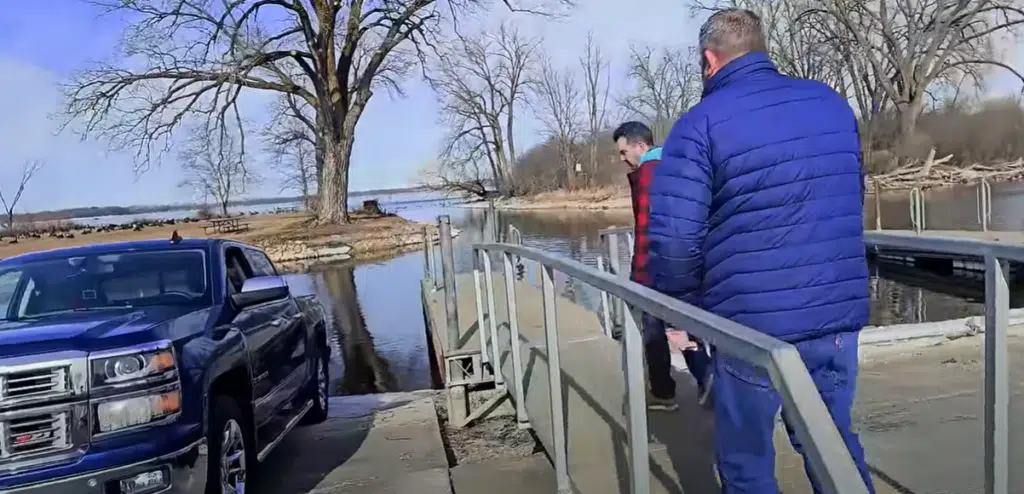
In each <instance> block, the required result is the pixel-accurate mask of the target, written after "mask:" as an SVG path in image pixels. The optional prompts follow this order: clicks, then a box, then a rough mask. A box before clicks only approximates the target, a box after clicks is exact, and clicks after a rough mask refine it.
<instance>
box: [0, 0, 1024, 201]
mask: <svg viewBox="0 0 1024 494" xmlns="http://www.w3.org/2000/svg"><path fill="white" fill-rule="evenodd" d="M495 3H496V4H500V2H495ZM684 4H685V2H683V1H682V0H644V1H643V6H644V8H643V9H627V8H625V7H624V5H625V4H624V3H623V2H622V1H621V0H579V1H578V2H577V7H576V9H575V10H574V11H573V12H572V14H571V15H570V16H568V17H567V18H564V19H561V20H548V19H543V18H537V17H531V16H525V15H514V16H511V15H509V14H507V13H505V12H504V11H496V12H497V13H495V14H492V16H491V18H490V19H486V20H481V21H480V22H485V23H487V24H492V23H495V22H498V21H499V20H501V19H503V18H504V19H506V20H507V21H509V22H512V23H514V24H515V25H516V26H517V27H519V28H520V29H521V30H523V31H524V32H526V33H529V34H533V35H536V36H540V37H542V38H543V48H544V52H545V53H546V54H548V55H549V56H550V57H552V58H553V59H554V60H555V62H562V63H564V64H565V65H566V66H568V65H570V64H576V63H577V62H576V60H577V58H578V57H579V55H580V52H581V51H582V49H583V45H584V42H585V39H586V36H587V33H588V31H592V32H593V33H594V35H595V39H596V41H597V42H598V44H599V45H600V47H601V49H602V51H603V52H604V53H605V54H606V55H607V56H609V58H610V59H611V62H612V70H613V71H614V72H615V73H616V75H615V76H613V86H614V85H615V84H621V82H618V83H617V82H615V81H622V79H623V77H622V73H623V71H624V69H625V67H624V66H625V63H626V60H627V57H628V53H629V48H630V46H631V45H644V44H649V45H652V46H664V45H672V46H691V45H692V44H694V43H695V42H696V37H697V28H698V26H699V20H694V19H692V18H691V17H690V15H689V12H688V10H687V9H686V7H685V6H684ZM499 8H500V7H499ZM100 14H101V13H100V12H99V11H98V10H96V8H95V7H93V6H92V5H89V4H88V3H86V2H84V1H81V0H47V1H41V2H27V1H21V2H10V3H9V4H8V5H5V6H4V8H3V9H0V191H3V192H4V193H5V197H7V196H8V195H10V194H11V193H13V190H9V189H13V188H16V187H17V185H18V182H19V178H20V176H21V167H22V164H23V163H24V162H25V161H26V160H30V159H39V160H42V161H44V162H45V166H44V167H43V168H42V169H41V170H40V171H39V172H38V173H37V174H36V176H35V177H34V179H33V180H32V182H30V183H29V184H28V187H27V188H26V191H25V193H24V195H23V197H22V199H21V201H20V202H19V203H18V207H17V208H16V211H18V212H27V211H38V210H44V209H46V210H48V209H62V208H70V207H82V206H129V205H139V204H166V203H180V202H189V201H192V200H196V199H199V198H197V197H194V196H193V195H192V194H191V193H190V192H188V191H184V190H182V189H181V188H180V187H179V186H178V184H179V183H180V182H181V180H182V173H181V170H180V167H179V165H178V163H177V162H176V161H175V156H174V155H173V153H171V154H170V155H167V156H165V157H164V159H163V160H162V161H161V162H160V163H159V165H158V166H154V167H152V168H151V169H149V170H148V171H146V172H144V173H142V174H141V175H136V174H135V173H134V171H133V163H132V153H130V152H108V147H107V144H106V143H105V142H103V141H95V140H87V141H82V140H80V139H79V137H78V136H76V135H74V134H71V133H67V132H65V133H60V134H58V133H57V130H58V123H57V121H55V120H54V119H52V118H51V116H52V115H53V114H54V113H55V112H56V111H57V110H58V109H59V105H60V97H59V93H58V84H59V83H61V82H62V81H66V80H67V79H68V78H69V77H70V76H71V75H72V74H73V73H74V72H75V71H76V70H80V69H83V68H87V67H89V66H91V65H93V64H95V63H97V62H99V61H103V60H111V58H112V57H113V56H114V55H115V53H116V49H117V43H118V42H119V39H120V36H121V33H122V30H123V27H124V24H123V21H122V20H121V19H119V18H117V17H113V16H101V15H100ZM1011 86H1012V81H1010V80H1008V79H1007V78H1005V77H1003V78H999V79H997V80H995V81H993V84H992V88H993V89H1003V90H1006V88H1009V87H1011ZM404 89H405V97H404V98H397V97H396V98H392V97H390V96H389V95H388V94H386V92H383V91H379V92H378V93H377V94H375V95H374V97H373V99H372V100H371V102H370V105H369V106H368V108H367V110H366V112H365V113H364V115H363V118H362V119H361V121H360V123H359V126H358V128H357V130H356V139H355V149H354V151H353V156H352V168H351V171H350V179H351V190H353V191H356V190H370V189H379V188H391V187H404V186H409V185H415V184H416V183H417V181H418V171H419V170H420V169H421V167H422V166H423V165H424V163H426V162H429V161H430V160H432V159H433V158H434V157H435V156H436V154H437V149H438V145H439V143H440V140H441V138H442V136H443V134H444V130H443V129H442V128H441V127H440V126H439V125H438V123H437V122H438V115H437V103H436V97H435V95H434V94H433V92H432V91H431V90H430V89H429V88H428V87H427V86H426V85H425V84H424V83H423V82H422V81H421V80H419V79H418V78H417V77H413V78H410V79H409V80H407V81H406V82H405V84H404ZM613 89H614V87H613ZM245 106H246V111H247V112H252V114H251V115H249V116H250V117H251V118H253V119H257V120H259V119H261V118H262V117H264V116H265V115H266V112H265V110H264V105H263V102H262V101H261V100H260V99H259V98H250V100H249V101H247V103H246V105H245ZM527 118H529V117H527ZM517 134H520V135H518V136H517V144H520V143H522V144H521V147H520V146H517V147H520V148H521V149H526V148H527V147H529V146H532V145H534V144H537V143H538V142H539V141H540V140H541V137H540V132H539V125H537V124H536V122H535V121H527V122H525V123H524V125H522V126H521V128H520V129H519V130H518V132H517ZM265 161H266V160H265V158H264V157H262V156H261V155H260V154H259V151H258V150H257V153H256V155H255V156H253V157H252V162H254V163H255V164H256V167H257V168H258V170H259V171H260V173H261V175H263V177H264V180H263V181H262V183H261V184H259V185H258V186H256V187H252V188H250V189H249V190H248V192H247V193H246V197H274V196H279V195H294V193H291V192H286V193H282V192H281V191H280V180H279V179H278V178H277V176H276V174H275V173H274V172H273V171H272V170H270V169H268V168H267V167H266V166H265V164H264V162H265Z"/></svg>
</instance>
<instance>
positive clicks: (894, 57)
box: [804, 0, 1024, 138]
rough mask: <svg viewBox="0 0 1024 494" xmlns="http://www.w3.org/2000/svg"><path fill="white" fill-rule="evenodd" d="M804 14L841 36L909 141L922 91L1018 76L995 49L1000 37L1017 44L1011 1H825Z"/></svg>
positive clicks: (1017, 15)
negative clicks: (987, 74) (994, 74)
mask: <svg viewBox="0 0 1024 494" xmlns="http://www.w3.org/2000/svg"><path fill="white" fill-rule="evenodd" d="M816 5H817V6H818V7H816V8H808V9H807V11H806V13H805V14H804V15H806V16H813V17H815V18H816V19H818V20H825V21H826V22H829V23H831V24H833V25H835V26H837V28H838V29H839V30H840V31H841V36H842V40H843V41H845V42H847V43H849V47H850V49H851V51H852V53H851V56H853V57H856V58H857V63H859V64H860V65H862V66H863V67H865V68H866V69H869V70H870V71H871V72H872V73H873V74H874V75H875V78H874V79H875V80H874V82H875V83H877V84H878V86H879V88H880V89H881V90H882V91H884V94H885V97H886V98H887V99H888V100H889V101H891V102H892V105H893V107H894V109H895V110H896V112H897V114H898V116H899V120H900V134H901V135H902V136H903V137H904V138H907V137H910V136H912V134H913V133H914V131H915V129H916V126H917V119H918V117H919V116H920V114H921V112H922V110H923V109H924V101H925V97H926V95H927V91H928V88H929V87H930V86H931V85H932V84H934V83H936V82H939V81H941V80H943V78H946V79H947V80H949V81H957V80H960V79H961V78H962V76H964V75H966V76H968V77H969V78H971V79H973V80H976V81H980V79H981V78H982V76H983V69H984V68H985V67H998V68H1002V69H1004V70H1006V71H1008V72H1010V73H1011V74H1013V75H1014V76H1016V77H1017V78H1018V79H1020V80H1021V81H1022V82H1024V75H1022V74H1021V73H1020V72H1018V71H1017V70H1016V69H1014V68H1013V67H1011V66H1010V65H1008V64H1007V63H1005V62H1003V61H1001V60H999V58H998V56H997V54H996V50H994V48H993V44H994V42H995V41H996V37H997V36H999V35H1002V34H1008V35H1011V36H1012V37H1013V38H1014V39H1015V34H1016V29H1017V27H1018V26H1020V25H1021V24H1022V23H1024V10H1022V9H1021V8H1020V7H1019V6H1018V5H1019V2H1016V1H1013V0H928V1H920V0H873V1H864V0H862V1H858V2H848V1H845V0H825V1H823V2H819V3H816Z"/></svg>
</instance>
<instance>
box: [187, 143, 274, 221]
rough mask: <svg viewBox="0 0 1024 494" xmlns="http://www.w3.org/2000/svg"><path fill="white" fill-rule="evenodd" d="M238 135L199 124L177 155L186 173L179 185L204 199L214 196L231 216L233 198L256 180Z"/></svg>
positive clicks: (226, 213)
mask: <svg viewBox="0 0 1024 494" xmlns="http://www.w3.org/2000/svg"><path fill="white" fill-rule="evenodd" d="M235 134H236V133H232V132H224V135H218V134H217V133H216V132H211V129H208V128H207V127H205V126H202V125H197V126H195V127H193V128H192V129H191V130H190V131H189V138H188V141H187V143H186V144H185V146H184V147H183V148H182V149H181V151H180V152H179V156H178V161H179V162H180V163H181V169H182V172H184V174H185V178H184V180H182V181H181V184H179V185H180V186H181V187H182V188H187V189H191V190H192V191H194V192H197V193H199V194H202V195H203V198H204V200H206V199H209V198H210V197H212V198H213V199H214V200H215V201H217V205H218V206H220V211H221V214H222V215H224V216H227V215H228V205H229V204H230V203H231V199H232V198H234V197H237V196H238V195H239V194H244V193H245V190H246V188H247V187H248V186H249V185H252V184H253V183H255V182H256V180H257V177H256V176H255V174H253V173H252V172H250V171H249V170H247V169H246V167H245V163H244V162H243V155H242V152H241V146H240V145H239V141H240V138H239V137H236V135H235Z"/></svg>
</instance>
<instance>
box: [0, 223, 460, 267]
mask: <svg viewBox="0 0 1024 494" xmlns="http://www.w3.org/2000/svg"><path fill="white" fill-rule="evenodd" d="M239 222H240V223H241V224H243V225H247V227H248V229H247V230H244V231H239V232H232V233H210V234H207V233H206V231H205V229H204V228H203V227H204V225H207V224H208V223H207V222H206V221H190V222H171V223H167V224H160V225H156V226H147V227H138V228H135V229H123V230H112V231H107V230H97V229H95V228H90V227H82V228H77V229H74V230H71V231H69V232H68V233H67V234H60V235H36V236H32V237H22V238H17V239H13V240H8V241H7V242H6V243H3V244H0V258H6V257H11V256H16V255H20V254H26V253H29V252H36V251H41V250H51V249H59V248H65V247H75V246H82V245H90V244H98V243H112V242H130V241H138V240H160V239H170V238H171V236H172V234H173V233H174V232H177V233H178V235H179V236H181V237H185V238H189V237H192V238H223V239H228V240H237V241H239V242H244V243H248V244H251V245H254V246H256V247H259V248H261V249H263V250H264V251H265V252H266V253H267V256H268V257H270V259H271V261H273V262H274V263H282V264H285V263H288V264H290V263H296V262H303V263H304V262H310V261H313V262H333V261H346V260H358V261H363V260H376V259H381V258H386V257H390V256H393V255H397V254H401V253H403V252H405V251H408V250H413V249H414V248H420V247H421V246H422V245H423V229H424V227H426V228H427V230H428V232H429V233H430V234H434V235H436V231H437V226H436V225H431V224H425V223H417V222H414V221H410V220H407V219H405V218H401V217H399V216H379V215H377V216H373V215H365V214H359V213H353V214H352V222H351V223H349V224H345V225H316V224H315V223H314V222H313V217H312V216H311V215H309V214H308V213H281V214H261V215H251V216H243V217H240V218H239ZM453 230H454V229H453ZM452 233H453V235H457V234H458V233H459V232H458V231H453V232H452Z"/></svg>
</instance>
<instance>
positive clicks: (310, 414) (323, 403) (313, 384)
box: [300, 345, 331, 425]
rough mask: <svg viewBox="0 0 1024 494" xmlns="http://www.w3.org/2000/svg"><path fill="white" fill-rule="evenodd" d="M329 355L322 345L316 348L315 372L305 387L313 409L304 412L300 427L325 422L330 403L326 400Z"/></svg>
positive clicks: (328, 382) (329, 381) (328, 379)
mask: <svg viewBox="0 0 1024 494" xmlns="http://www.w3.org/2000/svg"><path fill="white" fill-rule="evenodd" d="M329 354H330V353H329V351H328V349H327V348H325V347H324V346H323V345H320V346H318V348H317V352H316V357H314V361H315V364H314V365H316V372H314V373H313V377H312V378H311V379H310V380H309V383H308V384H307V385H306V390H307V391H306V396H309V397H310V399H312V400H313V407H312V408H310V409H309V411H307V412H306V416H305V417H302V421H301V422H300V423H301V424H302V425H313V424H319V423H321V422H323V421H325V420H327V412H328V406H329V405H328V404H329V401H330V400H328V399H327V395H328V391H329V386H330V383H331V377H330V371H329V369H328V364H329V361H328V355H329Z"/></svg>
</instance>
